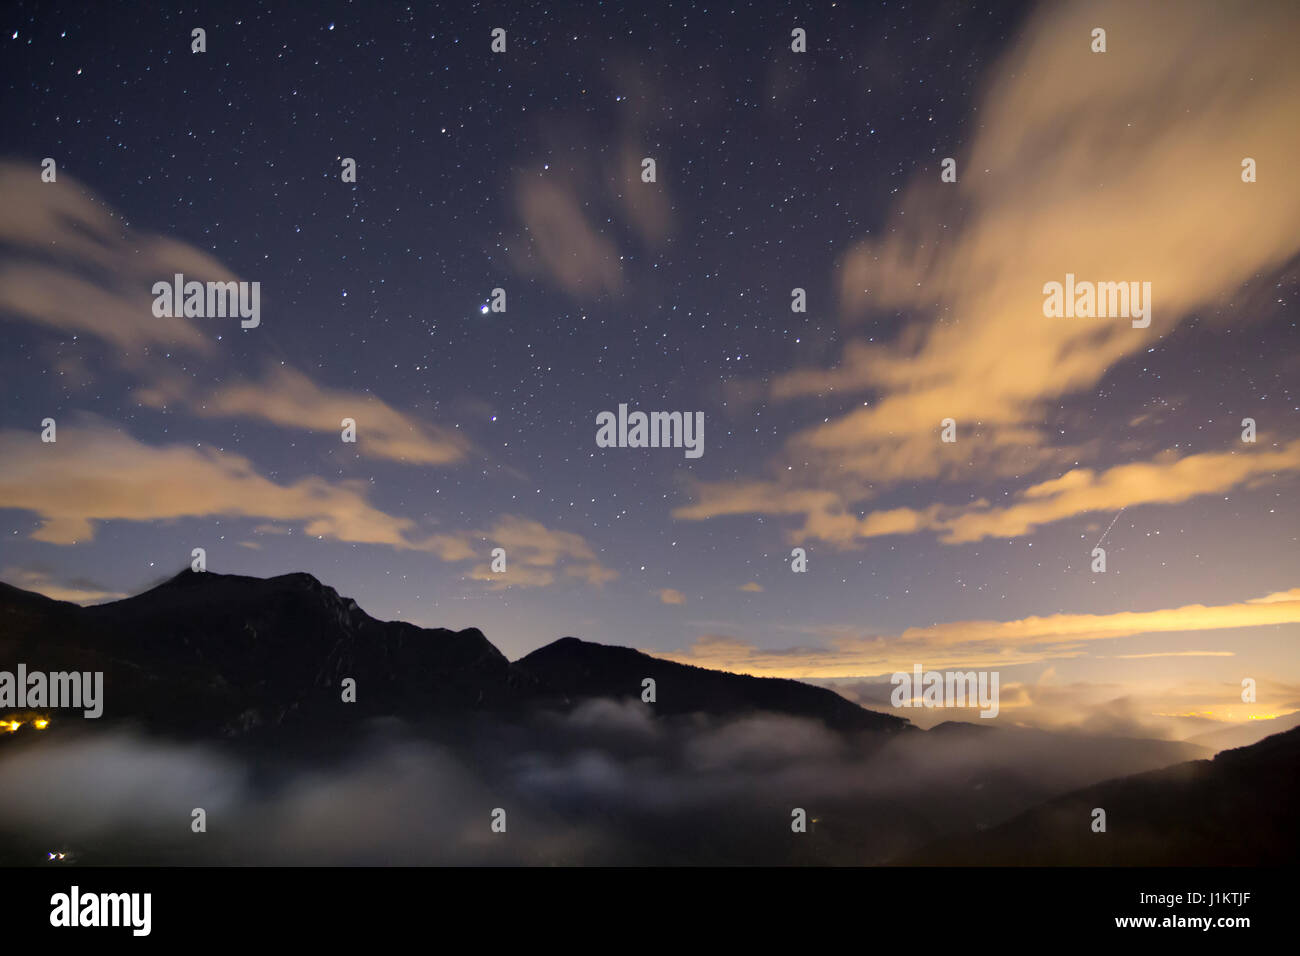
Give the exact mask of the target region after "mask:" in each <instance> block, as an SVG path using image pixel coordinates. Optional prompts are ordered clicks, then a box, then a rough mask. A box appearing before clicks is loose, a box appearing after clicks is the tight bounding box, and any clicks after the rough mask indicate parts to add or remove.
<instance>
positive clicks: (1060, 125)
mask: <svg viewBox="0 0 1300 956" xmlns="http://www.w3.org/2000/svg"><path fill="white" fill-rule="evenodd" d="M1099 23H1105V25H1106V28H1107V30H1108V35H1109V38H1110V50H1109V52H1107V53H1105V54H1093V53H1091V52H1090V50H1089V43H1088V39H1089V36H1090V33H1091V29H1092V28H1093V26H1095V25H1097V24H1099ZM1297 30H1300V8H1296V7H1294V6H1291V5H1274V4H1259V5H1252V6H1250V7H1249V8H1245V9H1237V8H1229V7H1223V6H1221V5H1216V4H1213V3H1209V2H1196V3H1188V4H1180V5H1177V6H1169V5H1160V4H1151V3H1128V2H1118V0H1113V2H1108V3H1102V4H1100V5H1098V4H1089V5H1075V4H1043V5H1040V7H1039V8H1038V10H1037V11H1036V12H1035V13H1034V14H1032V15H1031V17H1030V18H1029V19H1028V21H1027V22H1026V24H1025V26H1024V28H1023V30H1022V31H1021V35H1020V39H1019V40H1018V41H1017V42H1016V43H1015V45H1013V46H1012V47H1011V48H1010V50H1009V51H1008V52H1007V53H1006V54H1005V55H1004V56H1003V58H1002V59H1001V61H1000V62H999V63H998V64H997V65H996V67H995V68H994V70H993V72H992V75H991V77H990V82H989V83H988V84H987V87H986V90H985V93H984V94H983V96H982V98H981V102H980V104H979V107H978V117H979V123H978V124H977V125H976V126H974V127H973V138H972V139H971V141H970V146H969V149H967V150H965V151H964V152H958V151H956V150H954V153H955V156H956V158H957V160H958V181H957V182H956V183H942V182H940V180H939V170H938V158H937V157H936V159H935V161H934V163H933V164H932V165H927V166H926V167H925V168H924V170H923V171H922V172H920V173H918V175H917V177H916V178H915V180H914V181H913V182H912V183H911V184H910V186H909V187H908V188H906V189H905V190H904V192H903V195H902V197H901V198H900V199H899V201H898V202H897V204H896V206H895V208H894V209H893V211H892V214H891V218H890V220H889V221H888V222H887V223H885V224H884V225H883V226H882V227H881V228H879V229H876V230H874V231H873V235H872V236H871V237H870V238H867V239H864V240H862V241H860V242H858V243H856V244H854V245H853V246H852V247H851V248H849V249H847V250H846V251H845V252H844V254H843V256H842V258H841V260H840V263H839V266H838V281H839V297H840V304H841V310H842V313H843V315H844V317H845V318H846V319H847V320H849V321H854V320H857V319H859V318H861V317H863V316H866V315H867V314H871V315H874V316H879V315H883V314H901V315H902V316H904V320H905V324H904V327H903V329H902V331H901V332H900V333H899V335H898V336H897V337H896V338H895V339H894V340H892V341H886V342H880V341H873V342H867V341H861V340H857V341H851V342H849V343H848V344H846V346H845V348H844V352H843V355H842V357H841V361H840V362H839V364H838V366H836V367H834V368H830V369H825V368H799V369H795V370H792V371H790V372H788V373H786V374H784V375H777V376H774V377H772V379H771V384H770V387H769V397H770V398H771V399H774V400H787V401H788V400H792V399H796V398H806V397H810V396H820V397H822V398H823V399H836V398H840V399H842V400H844V401H845V402H846V403H847V402H848V401H849V400H852V405H851V406H849V408H848V410H846V411H845V412H844V413H843V414H840V415H838V416H832V417H831V418H830V419H829V420H827V421H824V422H821V423H819V424H816V425H813V426H810V427H808V428H805V429H803V430H801V431H800V432H798V433H797V434H795V435H794V436H792V437H791V438H790V440H789V441H788V443H787V446H786V448H785V449H784V451H783V452H782V454H781V455H780V456H779V457H778V459H777V460H776V461H774V462H772V463H770V464H771V467H772V470H773V472H774V473H777V474H781V473H783V472H785V471H786V466H791V467H790V476H789V477H786V476H783V477H782V478H780V479H779V480H777V481H774V482H771V483H754V482H749V481H741V482H737V483H736V484H735V485H734V487H732V488H730V489H728V488H726V487H725V486H724V485H721V484H719V485H715V486H712V487H705V488H704V489H702V491H703V495H702V497H701V499H700V500H699V501H698V502H697V503H696V504H695V505H693V506H690V507H688V508H684V509H681V510H679V511H678V512H677V515H678V516H679V517H685V518H696V519H699V518H706V517H716V516H718V515H723V514H728V513H732V514H734V513H745V512H750V511H758V512H761V513H765V514H790V513H795V512H797V513H801V514H804V515H805V516H806V520H807V522H808V527H807V528H805V529H804V532H803V533H816V534H821V535H823V536H824V537H825V538H826V539H827V540H832V541H837V542H840V543H844V544H846V545H847V544H850V543H852V542H853V541H854V540H857V539H860V538H862V537H867V536H870V535H871V534H872V533H876V532H877V531H878V530H879V529H878V528H873V527H866V526H862V525H859V524H858V523H857V520H856V516H855V515H853V514H852V513H850V506H851V505H852V504H853V503H854V502H856V501H860V500H862V498H863V496H864V495H863V493H861V492H858V491H856V490H853V489H852V488H846V485H848V484H850V483H851V482H853V481H856V483H857V484H858V485H859V486H862V485H867V484H868V483H870V484H872V485H876V486H883V485H889V484H894V483H898V482H903V481H916V480H931V479H939V480H968V479H970V478H971V477H973V476H978V477H985V478H987V477H991V476H1019V475H1024V474H1028V473H1030V472H1032V471H1034V470H1037V469H1040V468H1043V467H1049V466H1066V465H1068V464H1072V463H1075V462H1077V461H1078V460H1079V459H1080V458H1081V457H1083V455H1082V454H1081V453H1082V452H1083V451H1086V450H1087V447H1085V448H1083V449H1081V448H1066V447H1060V446H1059V445H1053V444H1051V443H1050V441H1049V439H1054V438H1055V436H1054V435H1053V433H1052V431H1051V430H1050V429H1049V428H1046V427H1044V424H1043V420H1044V417H1046V416H1050V415H1051V414H1053V413H1054V411H1055V410H1057V409H1059V407H1060V405H1061V402H1062V399H1064V398H1065V397H1067V396H1071V395H1075V394H1078V393H1080V392H1083V391H1084V390H1086V389H1089V388H1093V387H1095V386H1096V385H1097V383H1098V382H1100V381H1101V380H1102V379H1103V377H1104V376H1105V375H1106V374H1107V373H1108V372H1109V371H1111V370H1112V369H1114V368H1115V367H1116V365H1117V364H1118V363H1120V362H1122V361H1123V360H1125V359H1128V358H1131V357H1132V356H1135V355H1136V354H1138V353H1139V352H1141V351H1142V350H1145V349H1148V348H1151V347H1152V346H1153V345H1155V344H1156V343H1157V342H1159V341H1160V340H1161V339H1162V338H1164V337H1167V336H1168V335H1169V334H1170V333H1171V332H1173V331H1174V329H1175V328H1176V327H1177V326H1178V325H1179V324H1180V323H1181V322H1183V320H1185V319H1186V318H1188V317H1189V316H1191V315H1193V314H1196V313H1198V311H1199V312H1207V313H1212V312H1213V311H1214V309H1215V308H1216V307H1218V306H1219V305H1221V304H1222V303H1224V302H1225V301H1227V300H1228V299H1229V297H1233V296H1237V295H1238V294H1239V292H1240V289H1241V287H1242V286H1243V284H1245V283H1248V282H1250V281H1251V280H1256V279H1257V278H1258V277H1260V276H1267V275H1269V274H1271V273H1273V272H1275V271H1277V270H1278V269H1280V268H1282V267H1283V266H1284V265H1285V264H1286V263H1287V262H1288V261H1290V260H1291V259H1292V258H1293V257H1294V256H1295V255H1296V254H1297V253H1298V252H1300V231H1297V230H1296V229H1295V227H1294V224H1295V222H1296V221H1298V220H1300V180H1297V179H1296V178H1295V177H1293V176H1290V175H1287V174H1286V173H1285V172H1284V171H1285V170H1287V169H1288V168H1289V164H1290V157H1293V156H1295V155H1297V154H1298V153H1300V127H1298V126H1297V125H1296V124H1295V123H1293V122H1290V121H1289V120H1288V119H1287V117H1290V116H1294V115H1295V114H1296V112H1297V110H1300V61H1297V59H1296V58H1295V57H1294V56H1291V55H1289V53H1288V44H1289V42H1290V37H1292V36H1294V35H1295V33H1296V32H1297ZM939 155H940V156H942V155H943V154H942V153H940V154H939ZM1244 156H1250V157H1252V158H1254V159H1255V160H1257V162H1258V163H1259V168H1260V169H1261V170H1263V169H1274V170H1277V171H1278V175H1276V176H1273V177H1271V178H1269V179H1268V180H1267V181H1266V180H1265V178H1264V177H1263V175H1262V174H1261V176H1260V180H1259V182H1256V183H1251V184H1247V183H1243V182H1242V181H1241V177H1240V173H1241V161H1242V158H1243V157H1244ZM1067 272H1069V273H1074V274H1075V275H1076V276H1078V277H1079V278H1080V279H1084V280H1089V281H1140V282H1150V283H1152V299H1153V311H1152V321H1151V325H1150V327H1149V328H1146V329H1136V328H1133V327H1132V325H1131V323H1130V321H1129V320H1128V319H1122V318H1121V319H1111V318H1099V319H1065V318H1061V319H1054V318H1045V317H1044V316H1043V312H1042V305H1043V292H1042V287H1043V285H1044V283H1046V282H1049V281H1058V282H1059V281H1063V280H1064V277H1065V274H1066V273H1067ZM1229 311H1230V312H1231V314H1232V315H1233V316H1239V317H1241V318H1242V319H1243V320H1244V319H1245V318H1247V317H1248V312H1243V311H1242V310H1240V309H1232V310H1229ZM862 396H865V397H866V398H867V401H866V402H863V401H862ZM944 418H953V419H954V420H955V421H956V422H957V427H958V441H957V442H956V443H955V444H947V445H945V444H942V443H940V442H939V441H938V430H939V423H940V421H941V420H942V419H944ZM1091 447H1095V446H1091ZM1115 477H1119V475H1116V476H1115ZM1112 490H1116V489H1112ZM870 493H871V492H870V490H869V489H868V491H867V494H870ZM825 494H830V495H831V496H832V497H831V499H830V500H829V501H827V500H826V499H824V498H822V497H820V496H821V495H825ZM1093 494H1095V496H1096V497H1097V498H1098V499H1101V498H1105V497H1109V498H1110V499H1112V500H1119V499H1120V498H1122V497H1124V495H1122V494H1115V495H1110V496H1107V495H1106V494H1105V490H1104V489H1095V490H1094V492H1093ZM1072 500H1077V496H1073V495H1069V494H1062V495H1061V496H1060V497H1059V498H1058V499H1057V506H1056V507H1055V508H1052V507H1049V508H1048V509H1046V510H1047V511H1048V512H1051V511H1058V512H1064V510H1065V509H1066V508H1067V507H1068V506H1069V503H1070V502H1071V501H1072ZM1034 513H1035V509H1033V508H1029V507H1027V506H1026V507H1024V508H1022V509H1021V510H1019V511H1013V512H1011V513H1007V514H1003V513H998V514H996V515H992V516H990V517H987V518H981V517H979V516H971V517H969V518H966V519H963V520H962V521H960V522H959V523H958V524H957V525H955V526H954V527H953V529H952V530H951V531H949V532H948V534H949V536H950V540H976V539H977V537H978V536H979V535H981V534H983V533H984V531H983V530H981V529H982V528H983V527H987V528H988V531H989V533H998V529H1000V528H1010V527H1012V526H1013V525H1014V524H1016V523H1017V519H1019V518H1024V519H1029V518H1030V517H1031V516H1032V515H1033V514H1034ZM938 517H941V516H938V515H927V514H926V513H925V512H924V510H923V509H921V510H919V511H917V512H906V511H898V512H894V513H892V515H890V516H889V517H888V519H885V518H873V519H869V520H874V521H886V524H899V525H904V526H905V525H906V524H907V523H908V522H909V521H916V522H917V523H918V524H920V525H922V526H924V525H927V524H929V523H931V522H932V521H934V520H936V518H938ZM1021 523H1022V524H1026V523H1027V524H1032V521H1031V520H1030V521H1027V522H1021ZM884 533H893V532H892V531H885V532H884Z"/></svg>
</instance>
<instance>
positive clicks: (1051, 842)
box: [897, 728, 1300, 866]
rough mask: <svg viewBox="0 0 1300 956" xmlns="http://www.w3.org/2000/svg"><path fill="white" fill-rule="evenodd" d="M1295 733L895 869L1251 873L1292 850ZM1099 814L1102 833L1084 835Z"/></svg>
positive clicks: (1040, 812)
mask: <svg viewBox="0 0 1300 956" xmlns="http://www.w3.org/2000/svg"><path fill="white" fill-rule="evenodd" d="M1297 805H1300V728H1296V729H1293V730H1289V731H1286V732H1285V733H1280V734H1275V735H1274V736H1272V737H1268V738H1266V739H1265V740H1262V741H1260V742H1259V743H1256V744H1253V745H1251V746H1249V747H1242V748H1239V749H1235V750H1226V751H1223V752H1222V753H1220V754H1218V755H1217V756H1215V757H1214V759H1212V760H1195V761H1191V762H1189V763H1181V764H1177V765H1175V766H1172V767H1166V768H1165V769H1163V770H1154V771H1151V772H1149V773H1142V774H1137V775H1135V776H1131V777H1123V778H1120V779H1117V780H1108V781H1106V782H1105V783H1100V784H1096V785H1094V786H1091V787H1087V788H1085V789H1082V790H1076V791H1074V792H1073V793H1069V794H1066V795H1065V796H1062V797H1058V798H1056V799H1054V800H1050V801H1048V802H1047V803H1045V804H1043V805H1042V806H1039V807H1036V808H1034V809H1032V810H1029V811H1027V812H1025V813H1022V814H1020V815H1019V816H1016V817H1014V818H1013V819H1011V820H1008V821H1007V822H1005V823H1003V824H1001V825H999V826H996V827H992V828H990V829H987V830H984V831H983V832H978V833H970V834H966V835H963V836H958V837H949V838H947V839H944V840H941V841H939V842H936V843H933V844H931V845H929V846H928V847H926V848H925V849H923V850H921V851H919V852H917V853H915V854H912V855H909V856H908V857H906V858H904V859H901V860H899V861H897V862H901V863H912V864H915V863H920V864H935V865H946V866H953V865H955V866H985V865H993V866H1205V865H1214V866H1257V865H1282V864H1294V863H1295V854H1296V848H1297V847H1300V817H1298V816H1297V815H1296V812H1295V808H1296V806H1297ZM1094 809H1102V810H1105V812H1106V832H1104V833H1096V832H1093V830H1092V822H1093V811H1094Z"/></svg>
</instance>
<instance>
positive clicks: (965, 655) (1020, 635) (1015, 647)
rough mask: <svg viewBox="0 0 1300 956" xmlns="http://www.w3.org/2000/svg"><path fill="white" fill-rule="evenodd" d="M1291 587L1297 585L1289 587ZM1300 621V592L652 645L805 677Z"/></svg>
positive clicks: (675, 656) (740, 667) (1073, 652)
mask: <svg viewBox="0 0 1300 956" xmlns="http://www.w3.org/2000/svg"><path fill="white" fill-rule="evenodd" d="M1288 593H1289V592H1288ZM1297 623H1300V594H1296V595H1293V596H1291V597H1289V598H1284V599H1275V600H1267V601H1257V600H1256V601H1251V600H1247V601H1243V602H1239V603H1236V604H1224V605H1215V606H1209V607H1207V606H1205V605H1203V604H1189V605H1185V606H1183V607H1177V608H1163V609H1160V610H1154V611H1123V612H1118V613H1114V614H1052V615H1045V616H1033V617H1025V618H1019V619H1016V620H1010V621H976V620H973V621H952V622H948V623H943V624H935V625H932V626H929V627H913V628H908V629H907V630H905V631H903V632H902V633H900V634H895V635H890V636H884V635H880V636H868V637H840V638H836V639H835V640H833V641H832V642H831V644H830V646H823V647H811V648H792V649H784V650H769V649H762V648H758V647H756V646H755V645H753V644H752V643H749V642H746V641H743V640H740V639H738V638H734V637H720V636H717V635H706V636H704V637H701V638H699V639H698V640H697V641H696V642H695V644H694V645H693V646H692V647H691V648H690V649H689V650H686V651H678V652H648V653H655V655H656V656H658V657H662V658H665V659H666V660H672V661H677V662H679V663H683V664H694V665H696V666H699V667H711V668H716V669H719V670H727V671H733V672H737V673H743V674H752V675H754V676H756V677H789V678H794V679H799V680H805V679H830V678H844V677H857V676H863V675H869V674H887V673H893V672H897V671H909V672H910V671H911V669H912V667H913V666H914V665H915V664H916V663H918V662H920V663H923V664H924V665H925V666H926V668H927V669H943V668H946V667H956V666H963V667H969V666H999V667H1010V666H1012V665H1017V664H1026V663H1033V662H1035V661H1042V660H1044V659H1045V658H1048V657H1062V656H1079V654H1080V653H1081V652H1080V650H1079V648H1080V646H1081V645H1082V644H1084V643H1085V642H1088V641H1097V640H1114V639H1118V638H1127V637H1134V636H1136V635H1139V634H1157V633H1169V632H1181V633H1190V632H1197V631H1215V630H1224V629H1228V628H1238V627H1264V626H1268V625H1278V624H1297Z"/></svg>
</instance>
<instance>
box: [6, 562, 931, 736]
mask: <svg viewBox="0 0 1300 956" xmlns="http://www.w3.org/2000/svg"><path fill="white" fill-rule="evenodd" d="M19 662H22V663H24V664H26V665H27V667H28V670H29V671H31V670H40V671H62V670H80V671H103V672H104V675H105V678H104V680H105V692H104V696H105V698H106V704H105V711H104V713H105V716H107V717H109V718H110V719H114V718H133V719H138V720H141V721H143V722H144V723H146V724H147V725H151V726H158V727H161V728H165V729H167V730H169V731H171V732H193V733H198V734H210V733H221V734H226V735H234V734H238V733H241V732H244V731H247V730H250V729H253V728H255V727H259V726H265V725H272V726H274V725H280V724H286V723H294V722H297V721H306V720H310V721H312V722H316V723H324V724H325V725H326V726H335V725H339V724H343V723H355V722H356V720H357V718H363V717H367V716H378V715H396V716H400V717H405V718H411V719H422V718H426V717H433V716H440V715H443V716H445V715H452V714H457V715H459V714H467V713H471V712H475V711H502V712H508V711H515V710H521V709H528V710H535V709H537V708H538V707H553V708H555V709H561V710H563V709H567V708H568V707H571V706H573V705H576V704H578V703H580V702H581V701H582V700H584V699H587V698H593V697H613V698H623V697H635V698H639V697H640V694H641V681H642V679H643V678H645V677H653V678H655V679H656V681H658V682H659V701H658V703H657V704H656V713H660V714H684V713H691V712H705V713H710V714H718V715H729V714H745V713H751V712H754V711H760V710H767V711H774V712H777V713H783V714H789V715H794V716H801V717H808V718H813V719H818V720H822V721H824V722H825V723H826V724H827V725H828V726H830V727H833V728H836V729H846V730H885V731H892V730H897V729H900V728H905V727H910V724H909V723H908V722H907V721H906V720H903V719H901V718H898V717H894V716H890V715H886V714H877V713H874V712H872V711H868V710H864V709H863V708H861V707H859V706H857V705H856V704H853V703H851V702H850V701H848V700H845V699H844V698H843V697H840V696H839V695H837V694H835V693H833V692H832V691H828V690H824V689H822V688H818V687H813V686H811V685H808V684H801V683H799V682H797V681H791V680H776V679H771V678H755V677H746V676H742V675H737V674H728V673H723V672H721V671H710V670H704V669H702V668H698V667H689V666H687V665H683V664H676V663H672V662H668V661H662V660H659V659H657V658H654V657H650V656H649V655H646V654H642V653H640V652H638V651H634V650H631V649H629V648H622V647H606V646H603V645H599V644H591V643H588V642H584V641H579V640H577V639H576V638H571V637H570V638H564V639H562V640H559V641H556V642H555V643H554V644H551V645H549V646H547V647H544V648H542V649H540V650H538V651H534V652H533V653H532V654H529V655H528V656H527V657H525V658H523V659H522V660H520V661H518V662H517V663H515V664H511V663H510V662H509V661H508V660H507V659H506V658H505V656H504V655H503V654H502V653H501V652H500V651H498V650H497V648H496V647H494V646H493V645H492V644H491V643H490V642H489V641H488V639H487V638H486V637H484V635H483V634H482V632H481V631H479V630H477V629H476V628H468V629H466V630H462V631H450V630H446V629H444V628H421V627H417V626H415V625H413V624H409V623H405V622H386V621H378V620H375V619H374V618H372V617H370V615H368V614H366V613H365V611H363V610H361V608H359V607H358V606H357V603H356V602H355V601H353V600H351V599H349V598H345V597H341V596H340V595H339V594H338V592H336V591H335V590H334V589H333V588H330V587H327V586H325V585H323V584H321V582H320V581H318V580H317V579H316V578H314V577H312V576H311V575H310V574H301V573H299V574H286V575H281V576H279V577H273V578H267V579H262V578H254V577H245V576H241V575H231V574H217V573H214V572H201V573H196V572H193V571H189V570H186V571H183V572H182V573H180V574H178V575H177V576H176V577H174V578H172V579H171V580H169V581H166V582H164V583H163V584H160V585H159V586H157V587H155V588H153V589H151V590H149V591H146V592H144V593H143V594H139V595H137V596H135V597H130V598H126V599H124V600H120V601H113V602H111V603H108V604H101V605H97V606H93V607H85V608H83V607H79V606H78V605H75V604H69V603H67V602H63V601H54V600H51V599H49V598H46V597H44V596H42V595H39V594H35V593H32V592H30V591H23V590H21V589H19V588H14V587H11V586H9V585H5V584H0V666H4V667H6V668H11V667H13V666H15V665H16V664H17V663H19ZM345 678H352V679H353V680H355V681H356V702H355V703H349V704H344V703H343V701H342V682H343V680H344V679H345Z"/></svg>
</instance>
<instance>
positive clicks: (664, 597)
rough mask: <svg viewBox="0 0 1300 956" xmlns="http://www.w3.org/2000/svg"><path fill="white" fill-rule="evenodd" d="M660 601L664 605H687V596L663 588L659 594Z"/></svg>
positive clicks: (671, 589)
mask: <svg viewBox="0 0 1300 956" xmlns="http://www.w3.org/2000/svg"><path fill="white" fill-rule="evenodd" d="M659 600H660V602H661V603H663V604H685V603H686V595H685V594H683V593H682V592H681V591H678V590H676V589H674V588H663V589H662V590H661V591H660V592H659Z"/></svg>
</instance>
